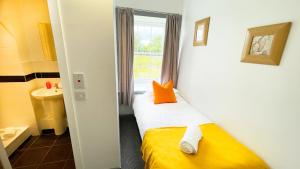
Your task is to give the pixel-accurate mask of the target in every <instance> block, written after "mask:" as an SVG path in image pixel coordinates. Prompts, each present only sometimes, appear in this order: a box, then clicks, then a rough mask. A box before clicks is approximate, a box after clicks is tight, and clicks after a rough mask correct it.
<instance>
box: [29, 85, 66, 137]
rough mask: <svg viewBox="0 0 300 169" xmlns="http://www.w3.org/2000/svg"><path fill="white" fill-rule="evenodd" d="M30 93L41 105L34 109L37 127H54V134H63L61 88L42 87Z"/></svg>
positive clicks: (63, 118)
mask: <svg viewBox="0 0 300 169" xmlns="http://www.w3.org/2000/svg"><path fill="white" fill-rule="evenodd" d="M31 95H32V97H33V98H35V99H36V100H37V101H38V102H40V104H39V105H41V106H42V109H40V108H39V109H36V111H37V112H36V119H37V121H38V126H39V129H40V130H44V129H54V131H55V134H56V135H61V134H63V133H64V132H65V130H66V127H67V121H66V112H65V105H64V99H63V90H62V89H56V88H52V89H47V88H45V87H44V88H40V89H36V90H34V91H32V92H31Z"/></svg>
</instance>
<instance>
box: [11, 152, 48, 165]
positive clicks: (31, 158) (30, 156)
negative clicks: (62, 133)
mask: <svg viewBox="0 0 300 169" xmlns="http://www.w3.org/2000/svg"><path fill="white" fill-rule="evenodd" d="M49 150H50V148H46V147H43V148H36V149H28V150H26V151H25V152H24V153H23V154H22V155H21V156H20V158H19V159H18V160H17V161H16V162H15V164H14V167H21V166H29V165H37V164H39V163H40V162H41V161H42V160H43V158H44V156H45V155H46V153H47V152H48V151H49Z"/></svg>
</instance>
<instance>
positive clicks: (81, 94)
mask: <svg viewBox="0 0 300 169" xmlns="http://www.w3.org/2000/svg"><path fill="white" fill-rule="evenodd" d="M85 99H86V97H85V92H83V91H75V100H77V101H83V100H85Z"/></svg>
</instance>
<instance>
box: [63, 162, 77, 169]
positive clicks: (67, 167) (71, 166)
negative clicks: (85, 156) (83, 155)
mask: <svg viewBox="0 0 300 169" xmlns="http://www.w3.org/2000/svg"><path fill="white" fill-rule="evenodd" d="M64 169H76V168H75V163H74V160H68V161H66V164H65V167H64Z"/></svg>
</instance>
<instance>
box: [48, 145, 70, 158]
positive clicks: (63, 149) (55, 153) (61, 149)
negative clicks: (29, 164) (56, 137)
mask: <svg viewBox="0 0 300 169" xmlns="http://www.w3.org/2000/svg"><path fill="white" fill-rule="evenodd" d="M70 152H71V145H70V144H65V145H59V146H53V147H52V148H51V150H50V151H49V152H48V154H47V155H46V157H45V158H44V160H43V163H48V162H54V161H62V160H67V159H68V155H69V153H70Z"/></svg>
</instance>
